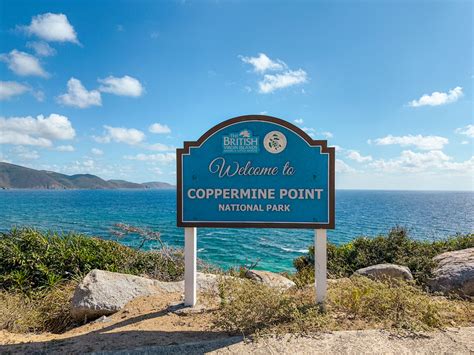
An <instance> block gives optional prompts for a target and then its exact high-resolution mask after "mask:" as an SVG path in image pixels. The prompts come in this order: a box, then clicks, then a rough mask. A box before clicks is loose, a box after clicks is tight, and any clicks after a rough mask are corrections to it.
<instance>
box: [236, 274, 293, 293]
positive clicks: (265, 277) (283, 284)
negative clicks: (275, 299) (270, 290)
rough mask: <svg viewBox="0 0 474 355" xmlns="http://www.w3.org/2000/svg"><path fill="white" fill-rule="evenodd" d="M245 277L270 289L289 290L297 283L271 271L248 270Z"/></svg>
mask: <svg viewBox="0 0 474 355" xmlns="http://www.w3.org/2000/svg"><path fill="white" fill-rule="evenodd" d="M245 277H247V278H248V279H250V280H253V281H256V282H259V283H262V284H264V285H267V286H270V287H277V288H282V289H288V288H290V287H293V286H295V283H294V282H293V281H291V280H289V279H287V278H286V277H285V276H282V275H279V274H275V273H273V272H269V271H260V270H247V271H246V272H245Z"/></svg>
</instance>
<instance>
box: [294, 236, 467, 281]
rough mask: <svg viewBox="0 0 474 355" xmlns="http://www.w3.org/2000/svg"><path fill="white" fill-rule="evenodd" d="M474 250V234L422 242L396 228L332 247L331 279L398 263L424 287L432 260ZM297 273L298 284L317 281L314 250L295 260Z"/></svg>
mask: <svg viewBox="0 0 474 355" xmlns="http://www.w3.org/2000/svg"><path fill="white" fill-rule="evenodd" d="M472 247H474V234H467V235H457V236H454V237H451V238H448V239H444V240H439V241H432V242H430V241H418V240H413V239H411V238H410V237H409V236H408V233H407V231H406V229H404V228H393V229H392V230H391V231H390V232H389V233H388V235H387V236H378V237H376V238H367V237H359V238H356V239H354V240H353V241H351V242H349V243H347V244H342V245H339V246H336V245H334V244H328V273H329V276H330V277H333V278H339V277H347V276H350V275H352V274H353V273H354V271H356V270H357V269H360V268H363V267H367V266H370V265H375V264H381V263H394V264H399V265H404V266H407V267H408V268H410V270H411V272H412V274H413V277H414V278H415V280H416V281H417V282H418V284H420V285H423V284H424V283H425V282H426V280H427V279H428V278H429V277H430V276H431V270H432V269H433V267H434V266H435V265H434V264H433V261H432V258H433V257H434V256H436V255H438V254H441V253H443V252H446V251H453V250H459V249H465V248H472ZM293 265H294V266H295V268H296V270H297V273H296V275H294V277H293V279H294V281H295V282H296V283H297V284H298V285H300V286H303V285H306V284H309V283H311V282H313V281H314V247H313V246H311V247H309V252H308V254H306V255H303V256H301V257H299V258H297V259H295V260H294V262H293Z"/></svg>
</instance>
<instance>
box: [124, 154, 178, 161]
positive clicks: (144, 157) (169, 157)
mask: <svg viewBox="0 0 474 355" xmlns="http://www.w3.org/2000/svg"><path fill="white" fill-rule="evenodd" d="M124 159H128V160H139V161H154V162H158V163H173V162H174V161H175V160H176V154H175V153H157V154H142V153H140V154H137V155H125V156H124Z"/></svg>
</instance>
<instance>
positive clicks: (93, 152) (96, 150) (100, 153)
mask: <svg viewBox="0 0 474 355" xmlns="http://www.w3.org/2000/svg"><path fill="white" fill-rule="evenodd" d="M91 153H92V154H94V155H103V154H104V151H103V150H102V149H99V148H92V149H91Z"/></svg>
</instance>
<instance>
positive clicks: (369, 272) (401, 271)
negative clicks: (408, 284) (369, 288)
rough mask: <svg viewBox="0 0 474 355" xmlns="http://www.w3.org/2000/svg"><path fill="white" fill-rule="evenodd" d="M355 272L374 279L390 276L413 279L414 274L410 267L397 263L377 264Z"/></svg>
mask: <svg viewBox="0 0 474 355" xmlns="http://www.w3.org/2000/svg"><path fill="white" fill-rule="evenodd" d="M354 274H355V275H362V276H366V277H369V278H371V279H373V280H382V279H390V278H391V279H399V280H405V281H410V280H413V275H412V274H411V271H410V269H409V268H407V267H406V266H402V265H396V264H377V265H372V266H367V267H364V268H362V269H359V270H357V271H356V272H355V273H354Z"/></svg>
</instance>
